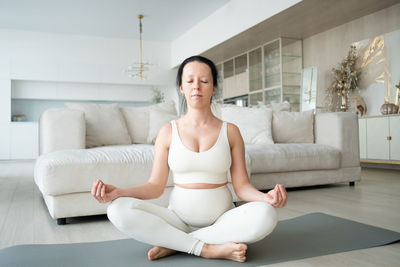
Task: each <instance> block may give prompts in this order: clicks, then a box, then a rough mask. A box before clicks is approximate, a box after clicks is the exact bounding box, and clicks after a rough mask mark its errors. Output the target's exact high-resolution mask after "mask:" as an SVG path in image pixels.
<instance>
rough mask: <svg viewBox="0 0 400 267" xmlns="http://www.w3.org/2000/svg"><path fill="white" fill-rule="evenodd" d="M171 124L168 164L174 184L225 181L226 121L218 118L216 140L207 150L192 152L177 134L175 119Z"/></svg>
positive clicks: (228, 155) (227, 163)
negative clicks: (219, 123)
mask: <svg viewBox="0 0 400 267" xmlns="http://www.w3.org/2000/svg"><path fill="white" fill-rule="evenodd" d="M171 124H172V140H171V144H170V146H169V153H168V165H169V167H170V169H171V171H172V173H173V178H174V183H176V184H192V183H206V184H223V183H226V182H227V181H228V178H227V174H228V170H229V168H230V166H231V149H230V146H229V141H228V134H227V123H226V122H225V121H223V122H222V127H221V130H220V132H219V136H218V139H217V142H216V143H215V144H214V145H213V146H212V147H211V148H210V149H208V150H206V151H201V152H194V151H192V150H190V149H188V148H187V147H186V146H185V145H184V144H183V143H182V140H181V139H180V137H179V133H178V128H177V127H176V122H175V120H173V121H171Z"/></svg>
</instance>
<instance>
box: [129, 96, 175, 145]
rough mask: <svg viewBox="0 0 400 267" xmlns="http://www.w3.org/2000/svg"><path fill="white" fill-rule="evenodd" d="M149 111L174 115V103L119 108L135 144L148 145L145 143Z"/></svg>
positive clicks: (147, 132)
mask: <svg viewBox="0 0 400 267" xmlns="http://www.w3.org/2000/svg"><path fill="white" fill-rule="evenodd" d="M150 109H154V110H161V111H164V112H167V113H170V114H174V115H176V108H175V102H174V101H172V100H170V101H165V102H162V103H159V104H155V105H151V106H145V107H121V111H122V114H123V115H124V117H125V120H126V124H127V126H128V130H129V134H130V136H131V139H132V142H133V143H135V144H146V143H150V142H147V137H148V135H149V116H150V115H149V110H150Z"/></svg>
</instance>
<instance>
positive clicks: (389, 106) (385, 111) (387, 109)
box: [381, 101, 399, 115]
mask: <svg viewBox="0 0 400 267" xmlns="http://www.w3.org/2000/svg"><path fill="white" fill-rule="evenodd" d="M398 111H399V106H397V105H395V104H393V103H389V102H387V101H385V103H384V104H383V105H382V106H381V113H382V115H389V114H396V113H397V112H398Z"/></svg>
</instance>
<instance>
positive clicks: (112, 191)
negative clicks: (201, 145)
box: [92, 123, 172, 203]
mask: <svg viewBox="0 0 400 267" xmlns="http://www.w3.org/2000/svg"><path fill="white" fill-rule="evenodd" d="M171 136H172V129H171V124H170V123H167V124H165V125H164V126H163V127H161V129H160V131H159V132H158V135H157V139H156V142H155V144H154V160H153V167H152V170H151V175H150V178H149V180H148V182H147V183H145V184H141V185H138V186H134V187H131V188H125V189H121V188H117V187H115V186H112V185H108V184H104V183H103V182H102V181H101V180H97V181H96V182H94V183H93V186H92V195H93V197H95V198H96V199H97V200H98V201H99V202H102V203H104V202H109V201H112V200H114V199H116V198H119V197H134V198H139V199H153V198H158V197H159V196H161V195H162V193H163V192H164V189H165V186H166V184H167V181H168V174H169V166H168V151H169V145H170V144H171Z"/></svg>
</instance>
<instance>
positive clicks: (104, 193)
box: [92, 179, 118, 203]
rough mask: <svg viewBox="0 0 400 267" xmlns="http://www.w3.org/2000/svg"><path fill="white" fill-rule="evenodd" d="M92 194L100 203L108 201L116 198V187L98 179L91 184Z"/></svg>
mask: <svg viewBox="0 0 400 267" xmlns="http://www.w3.org/2000/svg"><path fill="white" fill-rule="evenodd" d="M92 196H93V197H94V198H95V199H97V201H99V202H100V203H106V202H110V201H112V200H114V199H116V198H118V188H117V187H115V186H113V185H110V184H105V183H103V181H101V180H100V179H99V180H97V181H95V182H94V183H93V185H92Z"/></svg>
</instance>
